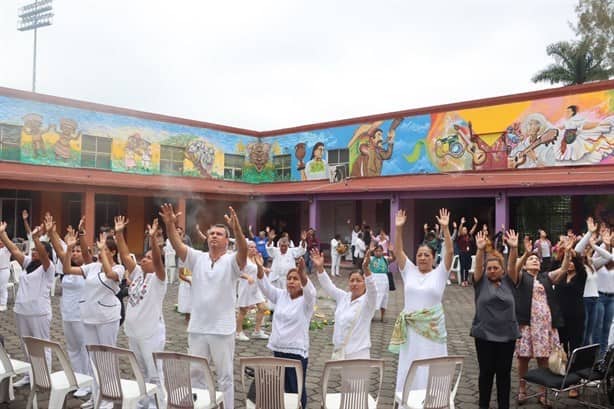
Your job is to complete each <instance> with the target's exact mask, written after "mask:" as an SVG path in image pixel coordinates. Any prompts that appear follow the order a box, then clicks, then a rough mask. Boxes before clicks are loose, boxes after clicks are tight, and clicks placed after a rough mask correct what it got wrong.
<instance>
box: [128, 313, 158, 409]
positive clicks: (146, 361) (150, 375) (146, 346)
mask: <svg viewBox="0 0 614 409" xmlns="http://www.w3.org/2000/svg"><path fill="white" fill-rule="evenodd" d="M165 342H166V328H165V327H164V324H163V323H160V327H159V328H158V330H157V331H156V332H155V333H154V334H153V335H152V336H150V337H149V338H139V337H128V346H129V347H130V349H131V350H132V352H134V355H136V362H137V363H138V364H139V368H140V369H141V372H143V376H144V377H145V382H147V383H155V384H156V385H158V390H159V391H160V392H158V399H159V401H160V403H161V404H160V407H161V408H165V407H166V405H165V404H163V402H164V400H163V399H162V387H161V385H160V378H161V376H160V375H159V373H158V371H157V369H156V364H155V363H154V359H153V355H152V353H154V352H161V351H164V343H165ZM138 407H139V408H155V407H156V402H155V401H154V399H153V398H149V397H148V398H145V399H142V400H141V401H140V402H139V405H138Z"/></svg>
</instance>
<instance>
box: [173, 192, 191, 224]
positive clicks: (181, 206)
mask: <svg viewBox="0 0 614 409" xmlns="http://www.w3.org/2000/svg"><path fill="white" fill-rule="evenodd" d="M175 212H176V213H178V214H179V216H177V226H181V227H183V231H188V227H187V226H186V225H185V223H186V218H187V216H186V200H185V197H178V198H177V209H176V210H175Z"/></svg>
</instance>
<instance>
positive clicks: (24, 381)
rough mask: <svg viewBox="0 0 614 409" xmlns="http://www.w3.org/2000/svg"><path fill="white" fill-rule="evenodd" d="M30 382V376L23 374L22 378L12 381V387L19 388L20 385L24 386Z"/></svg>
mask: <svg viewBox="0 0 614 409" xmlns="http://www.w3.org/2000/svg"><path fill="white" fill-rule="evenodd" d="M29 384H30V376H28V375H25V376H24V377H23V378H21V379H20V380H18V381H17V382H15V383H13V387H15V388H21V387H22V386H26V385H29Z"/></svg>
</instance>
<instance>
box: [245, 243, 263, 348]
mask: <svg viewBox="0 0 614 409" xmlns="http://www.w3.org/2000/svg"><path fill="white" fill-rule="evenodd" d="M257 259H258V260H257ZM257 261H259V262H260V263H261V264H262V263H263V260H262V255H261V254H260V252H259V251H258V248H257V247H256V243H254V242H253V241H251V240H248V241H247V264H246V265H245V268H244V269H243V271H242V272H241V280H240V281H239V296H238V298H237V304H238V306H239V313H238V314H237V340H239V341H249V337H248V336H247V335H245V332H243V321H244V320H245V316H246V315H247V312H248V311H249V310H250V309H252V308H254V306H255V307H256V308H257V309H258V310H257V312H256V324H255V328H254V332H252V338H257V339H269V336H268V335H267V334H265V333H264V331H263V330H262V321H263V320H264V312H265V311H266V304H265V301H266V300H265V299H264V295H262V292H261V291H260V289H259V288H258V285H257V284H256V279H257V278H258V277H257V274H258V265H257Z"/></svg>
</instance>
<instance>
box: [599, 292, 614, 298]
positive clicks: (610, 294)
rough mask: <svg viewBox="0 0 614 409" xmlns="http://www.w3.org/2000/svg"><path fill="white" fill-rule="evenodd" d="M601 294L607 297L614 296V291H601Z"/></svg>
mask: <svg viewBox="0 0 614 409" xmlns="http://www.w3.org/2000/svg"><path fill="white" fill-rule="evenodd" d="M599 295H603V296H605V297H614V293H604V292H603V291H599Z"/></svg>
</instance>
